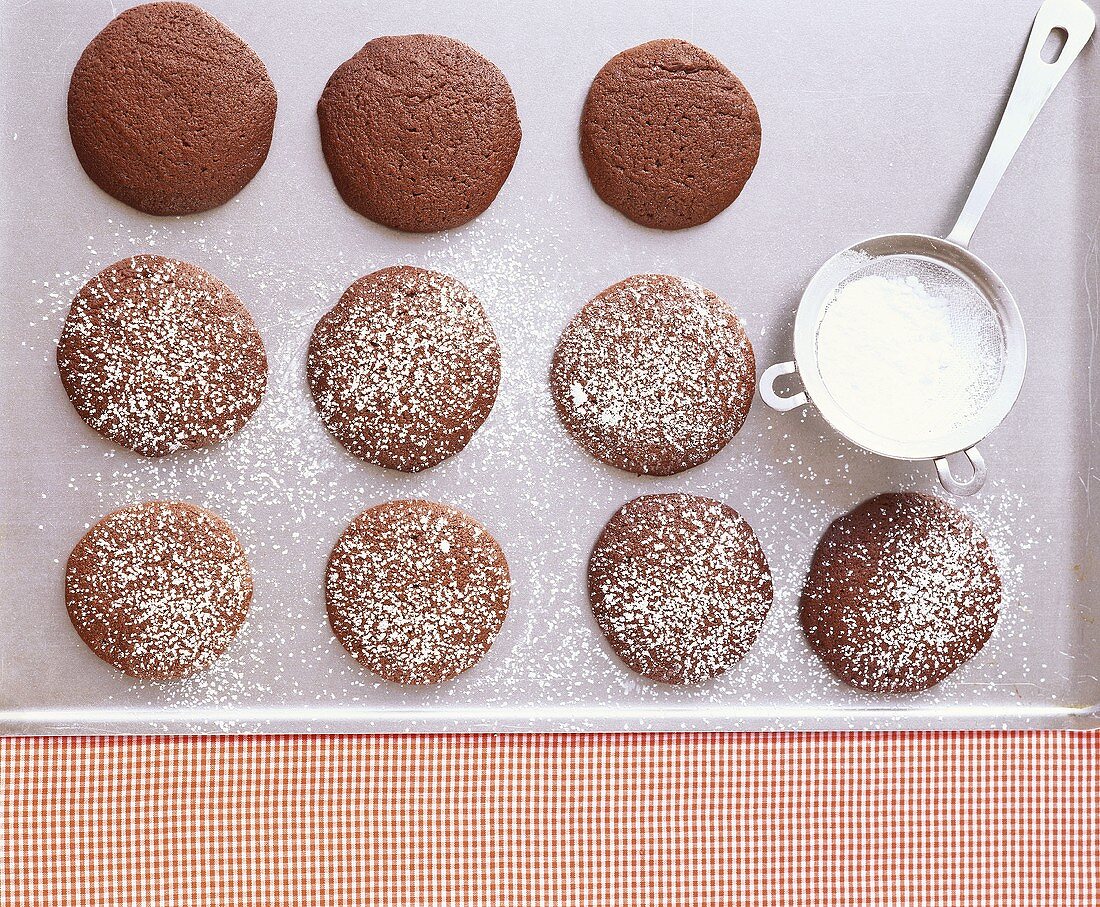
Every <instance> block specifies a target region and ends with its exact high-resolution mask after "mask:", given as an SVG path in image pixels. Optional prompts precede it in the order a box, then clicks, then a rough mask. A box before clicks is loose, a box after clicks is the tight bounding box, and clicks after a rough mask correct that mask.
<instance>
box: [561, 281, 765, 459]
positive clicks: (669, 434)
mask: <svg viewBox="0 0 1100 907" xmlns="http://www.w3.org/2000/svg"><path fill="white" fill-rule="evenodd" d="M755 390H756V359H755V357H754V356H753V351H752V344H751V343H750V342H749V338H748V336H747V335H746V334H745V329H744V327H743V326H742V324H741V321H740V319H739V318H738V317H737V316H736V315H735V314H734V313H733V311H732V310H731V309H730V308H729V306H727V305H726V303H724V302H723V301H722V300H721V299H719V298H718V297H717V296H715V295H714V294H713V293H712V292H710V291H709V290H706V289H704V288H703V287H701V286H699V285H698V284H696V283H693V282H692V281H690V280H684V279H683V278H680V277H667V276H665V275H661V274H640V275H638V276H636V277H629V278H627V279H626V280H624V281H621V282H620V283H617V284H615V285H614V286H612V287H609V288H608V289H606V290H604V291H603V292H602V293H600V294H599V295H598V296H597V297H596V298H595V299H593V300H592V301H590V302H589V303H588V304H587V305H585V306H584V308H582V309H581V310H580V312H579V313H578V314H577V315H576V317H574V318H573V320H572V321H571V322H570V323H569V326H568V327H567V328H566V329H565V331H564V332H563V333H562V335H561V339H560V340H559V341H558V346H557V349H556V350H555V351H554V358H553V362H552V364H551V367H550V391H551V394H552V396H553V398H554V405H555V407H556V408H557V411H558V416H559V417H560V418H561V421H562V424H563V425H564V426H565V428H566V430H567V431H568V432H569V434H570V435H572V436H573V439H574V440H575V441H576V442H577V443H578V444H580V445H581V446H582V447H583V448H584V449H585V450H587V451H588V452H589V453H590V454H592V456H594V457H595V458H596V459H598V460H602V461H603V462H605V463H609V464H610V465H612V466H616V467H618V468H619V469H624V470H626V471H627V472H633V473H638V474H642V473H649V474H651V475H658V476H667V475H673V474H675V473H678V472H682V471H683V470H685V469H689V468H691V467H692V466H698V465H699V464H700V463H703V462H705V461H706V460H709V459H710V458H711V457H713V456H714V455H715V454H716V453H718V451H720V450H721V449H722V448H723V447H724V446H725V445H726V444H727V443H728V442H729V440H730V439H731V438H732V437H733V436H734V435H735V434H737V432H738V431H740V430H741V426H742V425H744V423H745V418H746V416H748V412H749V407H750V406H751V405H752V396H753V393H754V392H755Z"/></svg>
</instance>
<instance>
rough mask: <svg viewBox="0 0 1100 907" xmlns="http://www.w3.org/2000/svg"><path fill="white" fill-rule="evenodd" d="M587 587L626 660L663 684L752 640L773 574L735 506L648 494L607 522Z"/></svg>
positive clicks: (726, 662) (706, 673) (715, 666)
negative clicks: (733, 507)
mask: <svg viewBox="0 0 1100 907" xmlns="http://www.w3.org/2000/svg"><path fill="white" fill-rule="evenodd" d="M588 595H589V599H590V600H591V603H592V613H593V614H594V615H595V617H596V623H598V624H599V626H600V629H601V630H602V631H603V633H604V635H605V636H606V637H607V639H608V641H609V642H610V643H611V646H612V648H613V649H614V650H615V652H616V653H618V655H619V657H620V658H621V659H622V660H623V661H624V662H626V664H627V665H628V666H629V667H631V668H633V669H634V670H635V671H637V672H638V673H639V674H643V675H645V676H646V677H650V678H652V679H654V680H660V681H663V682H664V683H699V682H701V681H704V680H709V679H710V678H712V677H717V676H718V675H719V674H721V673H722V672H723V671H725V670H726V669H727V668H729V667H730V666H731V665H732V664H734V663H735V662H737V661H738V660H740V659H741V658H742V657H743V656H744V654H745V653H746V652H747V651H748V649H749V647H750V646H751V645H752V644H753V642H755V640H756V636H757V634H758V633H759V632H760V627H761V626H762V625H763V623H764V618H765V617H766V616H767V614H768V609H769V608H770V607H771V603H772V578H771V571H770V570H769V569H768V562H767V558H766V557H765V556H764V551H763V549H762V548H761V547H760V543H759V541H757V538H756V534H755V533H754V532H753V531H752V528H751V527H750V526H749V524H748V523H746V522H745V520H743V519H742V518H741V517H740V516H739V515H738V514H737V512H736V511H734V510H733V509H732V508H730V507H727V506H726V505H725V504H722V503H720V502H719V501H714V500H711V499H710V498H704V497H698V496H696V495H689V494H660V495H646V496H644V497H640V498H635V499H634V500H633V501H631V502H630V503H628V504H625V505H623V507H621V508H620V509H619V511H618V512H617V513H616V514H615V515H614V516H613V517H612V518H611V520H610V521H609V522H608V524H607V525H606V526H605V527H604V530H603V532H602V533H601V534H600V537H599V539H598V540H597V542H596V545H595V547H594V548H593V549H592V555H591V557H590V558H589V560H588Z"/></svg>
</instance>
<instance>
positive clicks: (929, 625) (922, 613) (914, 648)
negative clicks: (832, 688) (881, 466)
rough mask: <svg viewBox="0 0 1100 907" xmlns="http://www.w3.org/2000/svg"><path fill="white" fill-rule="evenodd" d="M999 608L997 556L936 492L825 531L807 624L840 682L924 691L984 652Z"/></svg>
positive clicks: (870, 508) (885, 497)
mask: <svg viewBox="0 0 1100 907" xmlns="http://www.w3.org/2000/svg"><path fill="white" fill-rule="evenodd" d="M1000 606H1001V578H1000V574H999V573H998V571H997V564H996V562H995V560H994V558H993V552H992V551H991V550H990V548H989V543H988V542H987V541H986V539H985V536H984V535H982V532H981V530H980V529H979V528H978V526H977V525H976V524H975V523H974V521H973V520H971V519H970V517H968V516H967V515H966V514H965V513H963V512H962V511H960V510H958V509H956V508H955V507H952V506H951V505H950V504H948V503H946V502H945V501H942V500H940V499H939V498H934V497H931V496H930V495H924V494H915V493H905V494H882V495H879V496H878V497H875V498H872V499H871V500H869V501H866V502H865V503H863V504H861V505H860V506H859V507H857V508H856V509H855V510H853V511H851V512H850V513H847V514H845V515H844V516H842V517H840V518H839V519H837V520H836V521H835V522H834V523H833V524H832V525H831V526H830V527H829V528H828V530H826V532H825V535H824V537H823V538H822V539H821V542H820V543H819V544H818V546H817V551H816V552H815V553H814V559H813V564H812V566H811V567H810V573H809V576H808V577H807V578H806V584H805V586H804V587H803V590H802V605H801V613H800V618H801V621H802V627H803V630H804V631H805V633H806V638H807V640H809V643H810V645H811V647H812V648H813V650H814V651H815V652H816V653H817V654H818V656H820V658H821V660H822V661H824V662H825V664H826V665H828V667H829V669H830V670H831V671H832V672H833V673H834V674H836V675H837V677H839V678H840V679H841V680H844V681H846V682H847V683H849V684H851V685H852V686H854V687H858V688H860V689H862V690H870V691H873V692H876V693H915V692H919V691H921V690H926V689H928V688H929V687H931V686H934V685H935V684H937V683H939V682H940V681H941V680H943V679H944V678H945V677H947V676H948V675H949V674H950V673H951V672H952V671H954V670H955V669H956V668H958V667H959V665H961V664H962V663H963V662H965V661H967V660H968V659H970V658H972V657H973V656H974V655H975V654H977V652H978V651H979V650H981V648H982V647H983V646H984V645H985V644H986V642H987V641H988V640H989V637H990V635H991V634H992V632H993V627H994V625H995V624H996V622H997V616H998V613H999V611H1000Z"/></svg>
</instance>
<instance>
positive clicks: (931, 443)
mask: <svg viewBox="0 0 1100 907" xmlns="http://www.w3.org/2000/svg"><path fill="white" fill-rule="evenodd" d="M855 256H866V260H863V261H858V260H855V261H853V260H852V259H853V258H854V257H855ZM897 256H910V257H920V258H925V259H929V260H931V261H932V262H934V263H935V264H937V265H941V266H944V267H946V268H948V269H949V270H951V271H953V272H954V273H955V274H957V275H958V276H959V277H961V278H962V279H963V280H965V281H966V282H967V283H968V284H970V285H971V286H972V287H974V289H975V290H976V291H977V292H978V294H979V295H980V296H981V297H982V298H983V299H984V300H985V301H986V303H987V304H988V305H989V306H990V308H991V309H993V312H994V314H995V315H996V316H997V319H998V321H999V322H1000V325H1001V329H1002V331H1003V334H1004V343H1005V354H1004V365H1003V370H1002V373H1001V380H1000V382H999V383H998V385H997V389H996V390H995V391H994V393H993V394H992V395H991V396H990V398H989V399H988V400H987V401H986V403H985V405H984V406H982V408H981V409H979V410H978V411H977V412H976V413H975V414H974V415H973V416H972V417H971V418H970V419H968V420H967V421H966V422H965V423H964V424H963V425H960V426H958V427H956V428H954V429H952V430H950V431H948V432H944V433H943V434H940V435H937V436H934V437H931V438H921V439H917V440H906V441H899V440H897V439H894V438H889V437H886V436H884V435H881V434H879V433H878V432H876V431H875V430H874V429H872V428H869V427H867V426H865V425H863V424H862V423H860V422H859V421H858V420H856V419H854V418H852V417H851V416H850V415H849V414H848V412H847V411H846V410H845V409H844V408H843V407H841V405H840V404H839V403H838V402H837V401H836V399H835V398H834V397H833V395H832V393H831V392H830V391H829V388H828V386H827V384H826V383H825V381H824V379H823V378H822V376H821V372H820V369H819V363H818V356H817V330H818V326H819V324H820V322H821V318H822V315H823V314H824V309H825V306H826V305H827V304H828V302H829V301H830V300H831V299H832V297H833V293H834V291H835V290H836V289H837V288H838V287H839V286H840V285H841V284H842V283H843V282H844V281H845V280H847V279H848V278H849V277H851V276H852V275H853V274H854V273H855V272H857V271H859V270H862V269H863V268H865V267H867V266H868V265H869V264H871V263H872V262H873V261H874V260H876V259H882V258H886V257H897ZM794 359H795V366H796V367H797V369H798V374H799V377H800V379H801V381H802V386H803V387H804V389H805V392H806V396H807V397H808V398H809V400H810V402H811V403H813V405H814V406H815V407H816V408H817V410H818V412H820V413H821V415H822V417H823V418H824V419H825V421H826V422H828V423H829V425H830V426H832V428H833V429H835V430H836V431H837V432H838V433H839V434H841V435H843V436H844V437H845V438H847V439H848V440H849V441H851V442H852V443H853V444H855V445H857V446H858V447H862V448H864V449H865V450H869V451H871V452H872V453H876V454H879V455H880V456H884V457H889V458H891V459H895V460H934V459H938V458H940V457H947V456H950V455H951V454H954V453H958V452H960V451H964V450H967V449H968V448H971V447H973V446H974V445H976V444H978V443H979V442H980V441H982V440H983V439H984V438H986V437H987V436H988V435H989V434H990V433H991V432H992V431H993V430H994V429H995V428H997V426H998V425H1000V424H1001V423H1002V422H1003V421H1004V419H1005V417H1006V416H1007V415H1008V413H1009V412H1010V411H1011V409H1012V407H1013V406H1014V405H1015V403H1016V400H1017V398H1018V397H1019V395H1020V390H1021V388H1022V386H1023V380H1024V372H1025V370H1026V367H1027V340H1026V336H1025V333H1024V326H1023V320H1022V318H1021V316H1020V311H1019V308H1018V307H1017V305H1016V301H1015V299H1013V297H1012V294H1011V293H1010V292H1009V291H1008V288H1007V287H1006V286H1005V285H1004V282H1003V281H1002V280H1001V279H1000V277H998V276H997V274H996V272H994V271H993V269H992V268H990V267H989V265H987V264H986V263H985V262H984V261H982V260H981V259H980V258H978V257H977V256H976V255H974V253H972V252H970V251H969V250H968V249H964V248H963V247H962V246H959V245H956V244H955V243H953V242H950V241H948V240H945V239H941V238H939V237H935V236H928V235H925V234H922V233H889V234H884V235H881V236H874V237H871V238H870V239H865V240H863V241H862V242H858V243H855V244H853V245H851V246H848V247H847V248H845V249H842V250H840V251H839V252H837V253H836V254H835V255H833V256H832V257H831V258H830V259H829V260H828V261H826V262H825V263H824V264H823V265H822V266H821V267H820V268H819V269H818V270H817V273H815V274H814V276H813V277H812V278H811V279H810V282H809V283H808V284H807V285H806V289H805V290H804V291H803V294H802V299H801V301H800V302H799V305H798V310H797V312H796V313H795V323H794Z"/></svg>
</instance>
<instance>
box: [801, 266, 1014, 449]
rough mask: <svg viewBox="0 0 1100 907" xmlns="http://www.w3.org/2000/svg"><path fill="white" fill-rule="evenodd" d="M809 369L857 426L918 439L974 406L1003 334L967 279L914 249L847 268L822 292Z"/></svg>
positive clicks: (985, 388)
mask: <svg viewBox="0 0 1100 907" xmlns="http://www.w3.org/2000/svg"><path fill="white" fill-rule="evenodd" d="M815 345H816V357H817V369H818V373H819V374H820V376H821V380H822V382H823V383H824V384H825V386H826V388H827V389H828V391H829V393H830V395H831V396H832V397H833V399H834V401H835V402H836V404H837V405H838V406H839V407H840V408H841V409H843V410H844V412H845V413H846V414H847V415H848V416H849V417H850V418H851V419H853V420H854V421H855V422H857V423H858V424H859V425H860V426H862V427H863V428H864V429H866V430H869V431H872V432H874V433H876V434H877V435H879V436H881V437H884V438H889V439H891V440H894V441H900V442H911V441H927V440H930V439H934V438H937V437H941V436H944V435H947V434H949V433H950V432H952V431H954V430H955V429H958V428H960V427H962V426H964V425H966V424H968V422H969V421H970V420H972V419H973V418H974V417H975V416H977V415H978V414H979V413H980V412H981V411H982V409H983V408H984V407H985V406H986V404H987V403H988V402H989V401H990V399H991V398H992V397H993V395H994V394H995V393H996V392H997V388H998V387H999V386H1000V382H1001V377H1002V375H1003V373H1004V365H1005V358H1006V344H1005V334H1004V328H1003V326H1002V324H1001V321H1000V318H999V317H998V315H997V312H996V311H995V310H994V308H993V307H992V306H991V305H990V303H989V301H988V300H987V299H986V297H985V296H984V295H983V294H982V292H981V291H980V290H979V289H978V288H977V287H976V286H975V285H974V284H972V283H971V282H970V281H969V280H967V279H966V278H965V277H963V276H962V275H961V274H959V273H958V272H957V271H955V270H954V269H952V268H950V267H947V266H946V265H944V264H940V263H939V262H936V261H933V260H931V259H929V258H925V257H923V256H919V255H887V256H881V257H878V258H873V259H871V260H870V261H869V262H868V263H866V264H864V265H863V266H861V267H858V268H856V269H855V270H854V271H853V272H851V273H850V274H849V275H848V276H847V277H846V278H845V279H844V280H842V281H841V282H840V283H839V284H838V286H837V287H836V289H835V290H834V291H833V292H832V294H831V295H830V297H829V299H828V301H827V302H826V304H825V306H824V307H823V309H822V313H821V317H820V320H819V321H818V325H817V332H816V344H815Z"/></svg>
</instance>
